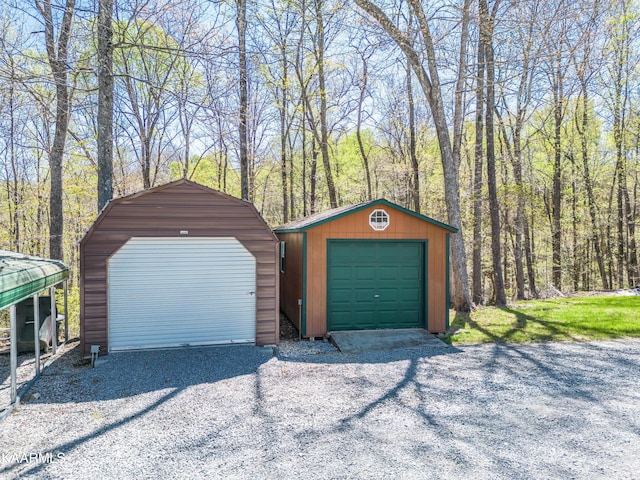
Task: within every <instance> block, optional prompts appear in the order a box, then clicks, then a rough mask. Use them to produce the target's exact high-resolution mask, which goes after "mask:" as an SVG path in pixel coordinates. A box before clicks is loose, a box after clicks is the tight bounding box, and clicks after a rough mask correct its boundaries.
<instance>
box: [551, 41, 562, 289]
mask: <svg viewBox="0 0 640 480" xmlns="http://www.w3.org/2000/svg"><path fill="white" fill-rule="evenodd" d="M555 61H556V64H555V66H554V68H555V69H556V71H555V72H554V74H553V119H554V140H553V155H554V157H553V194H552V197H553V199H552V209H551V210H552V224H551V249H552V261H553V266H552V281H553V285H554V286H555V287H556V288H557V289H558V290H562V224H561V209H562V117H563V111H562V108H563V92H562V81H563V80H562V75H563V74H562V71H561V61H562V60H561V54H560V51H559V50H558V52H557V54H556V57H555Z"/></svg>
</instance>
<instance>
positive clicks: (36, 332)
mask: <svg viewBox="0 0 640 480" xmlns="http://www.w3.org/2000/svg"><path fill="white" fill-rule="evenodd" d="M33 344H34V348H35V352H34V353H35V360H36V362H35V363H36V377H37V376H38V375H39V374H40V295H38V294H37V293H36V294H35V295H34V296H33Z"/></svg>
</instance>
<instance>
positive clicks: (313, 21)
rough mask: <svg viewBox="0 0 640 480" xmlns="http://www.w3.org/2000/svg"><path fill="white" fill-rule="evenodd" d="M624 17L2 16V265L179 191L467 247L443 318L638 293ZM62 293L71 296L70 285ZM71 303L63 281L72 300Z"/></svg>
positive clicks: (569, 5) (556, 11) (245, 8)
mask: <svg viewBox="0 0 640 480" xmlns="http://www.w3.org/2000/svg"><path fill="white" fill-rule="evenodd" d="M639 27H640V3H639V2H637V1H635V0H612V1H610V2H601V1H599V0H573V1H568V0H544V1H543V0H521V1H501V0H436V1H433V2H427V1H424V0H422V1H421V0H353V1H351V0H257V1H256V0H0V189H1V191H0V225H1V228H0V248H3V249H7V250H14V251H20V252H24V253H29V254H36V255H41V256H47V257H49V256H50V257H53V258H59V259H64V261H65V262H66V263H67V264H68V265H70V267H71V268H72V271H73V272H74V276H75V275H77V263H78V245H79V241H80V239H81V238H82V236H83V235H84V233H85V232H86V230H87V229H88V228H89V226H90V225H91V223H92V222H93V221H94V219H95V218H96V215H97V214H98V212H99V209H100V208H102V206H104V204H105V203H106V202H107V201H108V199H109V198H112V196H115V197H118V196H122V195H127V194H130V193H133V192H136V191H138V190H141V189H143V188H149V187H153V186H156V185H160V184H162V183H166V182H168V181H171V180H176V179H178V178H182V177H185V178H188V179H191V180H194V181H197V182H199V183H202V184H204V185H207V186H209V187H212V188H214V189H218V190H221V191H224V192H228V193H230V194H232V195H235V196H237V197H241V198H245V199H247V200H249V201H251V202H253V203H254V204H255V206H256V208H257V209H258V210H259V211H260V212H261V213H262V215H263V216H264V217H265V219H266V220H267V221H268V222H269V223H270V225H272V226H274V227H275V226H277V225H280V224H283V223H286V222H288V221H291V220H294V219H297V218H301V217H303V216H306V215H309V214H312V213H314V212H319V211H322V210H325V209H328V208H331V207H335V206H340V205H346V204H351V203H357V202H362V201H366V200H370V199H375V198H380V197H384V198H387V199H388V200H390V201H392V202H395V203H398V204H400V205H402V206H404V207H406V208H409V209H412V210H415V211H416V212H420V213H422V214H424V215H428V216H430V217H433V218H435V219H437V220H440V221H444V222H447V223H449V224H451V225H453V226H456V227H459V228H460V233H459V234H456V235H454V236H453V238H452V242H451V245H452V274H453V275H452V277H451V278H452V282H453V284H452V287H453V288H452V290H451V291H452V297H453V304H454V306H455V307H456V308H458V309H461V310H466V309H468V308H470V307H471V306H472V305H473V304H482V303H487V302H495V303H497V304H504V303H505V302H507V301H511V300H514V299H524V298H534V297H538V296H543V295H550V294H554V293H558V292H559V291H560V292H569V291H578V290H594V289H613V288H624V287H628V286H633V285H638V284H640V278H639V277H640V271H639V267H638V251H637V250H638V234H637V232H636V219H637V218H638V209H639V208H640V192H639V191H638V190H639V182H640V178H639V177H640V34H639V33H640V32H639ZM74 278H75V277H74ZM75 281H77V278H75Z"/></svg>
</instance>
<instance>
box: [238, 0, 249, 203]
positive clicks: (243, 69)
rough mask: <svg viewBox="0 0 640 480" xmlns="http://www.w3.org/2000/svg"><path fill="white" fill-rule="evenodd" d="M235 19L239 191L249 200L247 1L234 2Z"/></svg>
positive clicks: (243, 197)
mask: <svg viewBox="0 0 640 480" xmlns="http://www.w3.org/2000/svg"><path fill="white" fill-rule="evenodd" d="M236 6H237V9H238V11H237V17H236V27H237V29H238V61H239V72H238V73H239V77H240V78H239V80H240V84H239V87H240V112H239V122H238V132H239V135H240V191H241V196H242V199H243V200H247V201H248V200H249V190H250V179H249V153H248V136H247V110H248V96H249V94H248V89H247V42H246V32H247V0H236Z"/></svg>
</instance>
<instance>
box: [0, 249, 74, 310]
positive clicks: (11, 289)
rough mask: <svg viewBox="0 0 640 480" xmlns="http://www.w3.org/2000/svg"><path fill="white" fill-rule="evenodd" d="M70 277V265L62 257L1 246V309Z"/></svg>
mask: <svg viewBox="0 0 640 480" xmlns="http://www.w3.org/2000/svg"><path fill="white" fill-rule="evenodd" d="M67 278H69V269H68V268H67V266H66V265H65V264H64V263H62V262H60V261H57V260H49V259H45V258H40V257H31V256H27V255H23V254H21V253H16V252H9V251H7V250H0V310H2V309H4V308H7V307H9V306H11V305H14V304H16V303H18V302H21V301H22V300H25V299H27V298H29V297H32V296H33V295H35V294H36V293H38V292H41V291H42V290H44V289H46V288H49V287H52V286H54V285H57V284H59V283H60V282H62V281H64V280H66V279H67Z"/></svg>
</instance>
